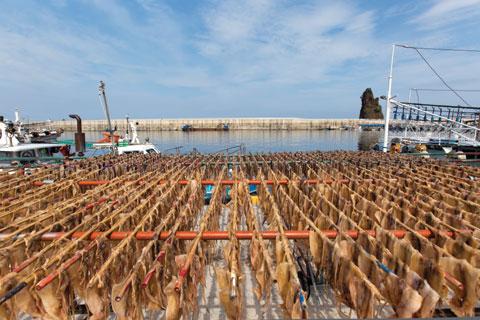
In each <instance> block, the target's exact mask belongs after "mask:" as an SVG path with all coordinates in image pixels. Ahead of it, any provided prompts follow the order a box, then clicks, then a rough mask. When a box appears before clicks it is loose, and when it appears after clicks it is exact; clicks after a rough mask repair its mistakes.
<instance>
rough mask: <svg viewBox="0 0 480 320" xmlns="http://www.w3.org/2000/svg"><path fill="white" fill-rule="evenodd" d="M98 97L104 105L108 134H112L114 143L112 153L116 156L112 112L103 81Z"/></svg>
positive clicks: (111, 137) (99, 87)
mask: <svg viewBox="0 0 480 320" xmlns="http://www.w3.org/2000/svg"><path fill="white" fill-rule="evenodd" d="M98 97H99V98H100V103H101V104H102V105H103V109H104V111H105V116H106V117H107V122H108V132H109V133H110V139H111V141H112V153H113V154H116V153H117V152H116V150H117V148H116V146H115V137H114V135H113V133H114V130H113V129H112V121H111V120H110V111H109V110H108V103H107V96H106V95H105V83H104V82H103V81H102V80H100V84H99V86H98Z"/></svg>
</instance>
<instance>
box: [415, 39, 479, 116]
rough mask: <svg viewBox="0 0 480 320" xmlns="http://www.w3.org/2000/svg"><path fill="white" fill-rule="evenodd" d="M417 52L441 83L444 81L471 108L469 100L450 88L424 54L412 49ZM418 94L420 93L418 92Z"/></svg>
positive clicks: (447, 85) (448, 86)
mask: <svg viewBox="0 0 480 320" xmlns="http://www.w3.org/2000/svg"><path fill="white" fill-rule="evenodd" d="M412 48H413V49H414V50H415V51H417V53H418V55H419V56H420V58H422V60H423V61H424V62H425V63H426V64H427V66H428V67H429V68H430V70H432V71H433V73H434V74H435V75H436V76H437V77H438V79H440V81H442V83H443V84H444V85H445V86H446V87H447V88H448V89H450V90H451V91H452V92H453V93H454V94H455V95H456V96H457V97H458V98H460V100H462V101H463V103H465V104H466V105H467V106H469V107H471V105H470V103H468V102H467V100H465V99H464V98H463V97H462V96H461V95H460V94H459V93H458V92H457V91H455V90H454V89H453V88H452V87H450V85H449V84H448V83H447V82H446V81H445V79H443V77H442V76H441V75H440V74H439V73H438V72H437V71H436V70H435V68H434V67H433V66H432V65H431V64H430V63H429V62H428V60H427V59H426V58H425V57H424V56H423V54H422V53H421V52H420V50H418V48H414V47H412ZM417 94H418V92H417Z"/></svg>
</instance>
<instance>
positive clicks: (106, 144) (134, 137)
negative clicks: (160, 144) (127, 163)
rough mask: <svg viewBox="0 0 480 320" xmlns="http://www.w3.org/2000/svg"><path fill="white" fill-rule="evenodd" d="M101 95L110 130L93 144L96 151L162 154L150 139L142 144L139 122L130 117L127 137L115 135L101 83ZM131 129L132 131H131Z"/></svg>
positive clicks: (127, 119)
mask: <svg viewBox="0 0 480 320" xmlns="http://www.w3.org/2000/svg"><path fill="white" fill-rule="evenodd" d="M98 91H99V95H100V97H101V99H100V101H101V102H102V104H103V108H104V111H105V115H106V118H107V122H108V130H107V131H106V132H103V138H102V139H100V140H99V141H97V143H94V144H93V148H94V149H110V151H111V152H112V153H113V154H118V155H122V154H129V153H141V154H149V153H160V151H159V150H158V149H157V148H156V147H155V145H154V144H153V143H151V142H150V141H149V140H148V139H146V140H145V142H144V143H141V142H140V139H139V138H138V134H137V125H138V122H133V121H130V118H129V117H128V115H127V116H126V121H127V126H126V132H125V136H124V137H123V138H122V137H120V136H119V135H117V134H115V130H116V129H113V127H112V123H111V119H110V111H109V108H108V103H107V96H106V93H105V83H104V82H103V81H100V85H99V87H98ZM129 129H130V131H129Z"/></svg>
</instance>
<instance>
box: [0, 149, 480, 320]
mask: <svg viewBox="0 0 480 320" xmlns="http://www.w3.org/2000/svg"><path fill="white" fill-rule="evenodd" d="M207 187H208V189H209V192H210V196H209V201H208V202H206V201H205V194H206V189H207ZM0 199H1V202H0V254H1V255H2V260H1V261H2V264H1V265H0V266H1V268H0V315H1V317H2V318H4V319H9V318H11V317H13V316H12V315H13V314H14V313H15V312H16V313H20V312H22V313H23V314H28V315H30V316H32V317H37V318H39V317H44V318H47V317H48V318H56V319H66V318H67V317H68V316H69V315H72V314H77V315H79V316H80V315H82V314H83V316H85V315H90V316H92V317H96V318H97V319H102V318H106V317H110V316H111V317H113V316H116V317H117V318H121V319H142V318H145V319H159V318H160V319H163V318H166V319H178V318H179V317H180V316H181V315H183V317H184V318H195V319H198V318H202V319H207V318H212V317H213V318H225V319H245V318H251V317H257V318H268V319H270V318H295V319H298V318H304V319H306V318H339V317H345V316H346V315H350V316H351V317H356V318H387V317H394V318H412V317H419V318H429V317H434V316H442V315H452V314H454V315H456V316H470V317H473V316H476V315H478V314H477V309H476V306H477V304H478V303H479V302H480V292H479V291H478V290H477V289H476V288H477V287H478V286H479V285H480V271H479V270H478V268H479V267H480V265H479V261H480V249H479V246H478V234H479V231H480V218H479V213H480V168H478V167H471V166H465V165H460V164H454V163H449V162H445V161H441V160H434V159H424V158H418V157H412V156H405V155H399V154H385V153H380V152H343V151H335V152H293V153H287V152H281V153H268V154H249V155H245V154H241V153H238V154H234V155H228V156H226V155H224V154H195V155H175V156H166V155H160V154H149V155H140V154H128V155H122V156H112V155H104V156H99V157H95V158H89V159H80V160H75V161H74V160H66V161H65V163H63V164H56V165H49V166H43V167H39V168H35V169H33V170H30V171H29V174H25V172H24V171H23V170H22V169H21V170H18V171H14V172H11V173H3V172H1V173H0Z"/></svg>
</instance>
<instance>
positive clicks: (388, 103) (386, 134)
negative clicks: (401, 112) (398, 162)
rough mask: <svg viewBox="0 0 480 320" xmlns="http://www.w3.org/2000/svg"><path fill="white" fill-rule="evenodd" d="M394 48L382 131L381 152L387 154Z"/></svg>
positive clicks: (393, 46) (393, 49) (393, 47)
mask: <svg viewBox="0 0 480 320" xmlns="http://www.w3.org/2000/svg"><path fill="white" fill-rule="evenodd" d="M395 46H396V44H393V45H392V59H391V61H390V75H389V76H388V92H387V111H386V114H385V129H384V133H385V135H384V137H383V152H388V125H389V124H390V113H391V111H392V103H391V102H390V99H392V81H393V59H394V56H395Z"/></svg>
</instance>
